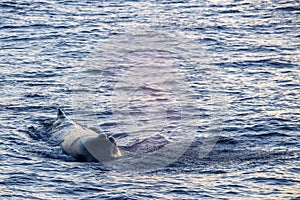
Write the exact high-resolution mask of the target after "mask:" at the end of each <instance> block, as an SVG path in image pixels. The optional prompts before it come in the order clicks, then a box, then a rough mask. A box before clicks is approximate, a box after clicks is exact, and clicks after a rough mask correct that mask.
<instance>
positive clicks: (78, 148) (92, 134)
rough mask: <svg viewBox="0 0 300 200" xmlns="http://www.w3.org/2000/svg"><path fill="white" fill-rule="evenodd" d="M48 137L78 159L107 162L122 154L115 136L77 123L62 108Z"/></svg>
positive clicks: (49, 130)
mask: <svg viewBox="0 0 300 200" xmlns="http://www.w3.org/2000/svg"><path fill="white" fill-rule="evenodd" d="M47 138H48V139H49V141H52V142H53V141H55V143H57V145H60V146H61V148H62V150H63V152H64V153H66V154H68V155H71V156H72V157H74V158H75V159H76V160H78V161H83V162H84V161H86V162H93V161H99V162H106V161H111V160H114V159H117V158H119V157H121V156H122V152H121V151H120V149H119V148H118V146H117V142H116V140H115V138H114V137H112V136H107V135H106V134H104V133H98V132H96V131H94V130H92V129H90V128H88V127H86V126H83V125H81V124H79V123H76V122H75V121H74V120H72V119H70V118H69V117H68V116H67V115H66V114H65V113H64V111H63V110H62V109H58V110H57V118H56V120H55V121H54V123H53V124H52V125H51V126H50V127H49V128H48V130H47Z"/></svg>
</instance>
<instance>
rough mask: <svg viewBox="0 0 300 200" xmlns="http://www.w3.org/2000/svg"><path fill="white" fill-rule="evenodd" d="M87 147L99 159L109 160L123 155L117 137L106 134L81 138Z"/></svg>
mask: <svg viewBox="0 0 300 200" xmlns="http://www.w3.org/2000/svg"><path fill="white" fill-rule="evenodd" d="M81 140H82V144H83V145H84V147H85V149H86V150H87V151H88V152H89V153H90V154H91V155H92V156H93V157H94V158H95V159H97V160H98V161H100V162H101V161H108V160H112V159H115V158H118V157H121V156H122V153H121V151H120V150H119V148H118V146H117V143H116V140H115V138H113V137H112V136H110V137H107V135H106V134H99V135H98V136H88V137H84V138H82V139H81Z"/></svg>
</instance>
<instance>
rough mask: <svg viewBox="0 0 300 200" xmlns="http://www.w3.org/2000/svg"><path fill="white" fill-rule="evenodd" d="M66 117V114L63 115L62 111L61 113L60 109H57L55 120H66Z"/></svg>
mask: <svg viewBox="0 0 300 200" xmlns="http://www.w3.org/2000/svg"><path fill="white" fill-rule="evenodd" d="M66 118H67V116H66V114H65V113H64V111H62V109H60V108H59V109H57V119H58V120H62V119H66Z"/></svg>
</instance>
